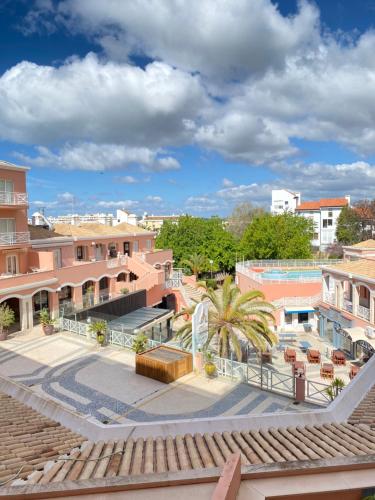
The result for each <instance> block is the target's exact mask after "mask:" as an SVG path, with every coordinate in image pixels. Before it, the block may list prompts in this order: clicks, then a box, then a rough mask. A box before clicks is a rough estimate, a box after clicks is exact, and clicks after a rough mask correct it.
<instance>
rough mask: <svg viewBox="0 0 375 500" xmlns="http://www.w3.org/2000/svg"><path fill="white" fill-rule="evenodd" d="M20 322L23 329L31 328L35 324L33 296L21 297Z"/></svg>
mask: <svg viewBox="0 0 375 500" xmlns="http://www.w3.org/2000/svg"><path fill="white" fill-rule="evenodd" d="M20 322H21V325H20V327H21V331H23V330H29V329H30V328H32V327H33V326H34V321H33V301H32V299H31V297H29V298H24V299H20Z"/></svg>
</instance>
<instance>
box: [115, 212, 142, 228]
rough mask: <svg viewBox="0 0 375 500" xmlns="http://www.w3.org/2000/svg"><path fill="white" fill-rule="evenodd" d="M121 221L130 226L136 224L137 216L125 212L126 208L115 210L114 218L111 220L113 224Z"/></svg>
mask: <svg viewBox="0 0 375 500" xmlns="http://www.w3.org/2000/svg"><path fill="white" fill-rule="evenodd" d="M123 222H126V223H127V224H130V225H131V226H137V225H138V217H137V216H136V215H135V214H131V213H129V212H127V211H126V210H117V211H116V219H114V220H113V225H114V226H116V225H117V224H122V223H123Z"/></svg>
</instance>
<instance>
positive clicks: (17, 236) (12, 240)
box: [0, 232, 30, 246]
mask: <svg viewBox="0 0 375 500" xmlns="http://www.w3.org/2000/svg"><path fill="white" fill-rule="evenodd" d="M29 241H30V233H29V232H24V233H0V246H6V245H15V244H17V243H29Z"/></svg>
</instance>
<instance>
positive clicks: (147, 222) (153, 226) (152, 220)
mask: <svg viewBox="0 0 375 500" xmlns="http://www.w3.org/2000/svg"><path fill="white" fill-rule="evenodd" d="M179 218H180V216H179V215H147V213H144V214H143V217H142V219H141V220H140V221H139V226H141V227H143V228H145V229H148V230H149V231H160V229H161V227H162V225H163V224H164V222H166V221H168V222H173V223H174V224H177V223H178V219H179Z"/></svg>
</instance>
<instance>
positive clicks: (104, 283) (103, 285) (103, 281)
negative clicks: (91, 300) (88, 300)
mask: <svg viewBox="0 0 375 500" xmlns="http://www.w3.org/2000/svg"><path fill="white" fill-rule="evenodd" d="M109 279H110V278H109V276H103V277H102V278H100V280H99V290H107V289H108V288H109Z"/></svg>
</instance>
